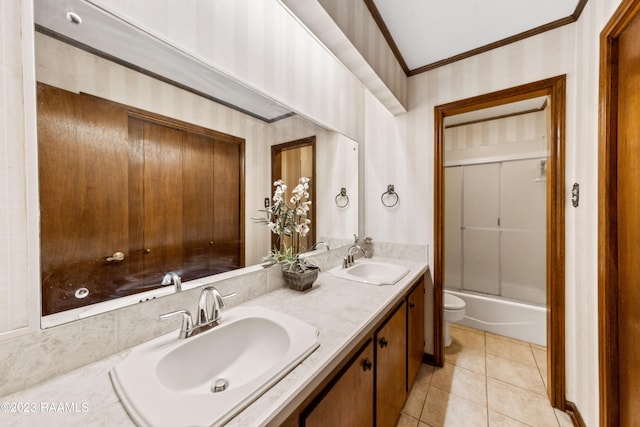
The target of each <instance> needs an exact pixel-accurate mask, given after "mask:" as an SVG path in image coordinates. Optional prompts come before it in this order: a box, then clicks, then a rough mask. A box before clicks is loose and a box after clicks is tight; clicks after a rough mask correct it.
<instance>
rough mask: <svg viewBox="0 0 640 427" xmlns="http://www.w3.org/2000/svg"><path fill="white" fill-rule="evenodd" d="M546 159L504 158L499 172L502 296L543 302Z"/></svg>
mask: <svg viewBox="0 0 640 427" xmlns="http://www.w3.org/2000/svg"><path fill="white" fill-rule="evenodd" d="M544 162H545V160H540V159H529V160H518V161H512V162H505V163H503V164H502V174H501V187H502V188H501V211H502V212H501V226H502V296H504V297H507V298H514V299H519V300H525V301H529V302H534V303H538V304H545V303H546V292H547V289H546V283H547V281H546V208H547V206H546V179H545V178H544V175H545V174H544V169H545V165H546V164H545V163H544Z"/></svg>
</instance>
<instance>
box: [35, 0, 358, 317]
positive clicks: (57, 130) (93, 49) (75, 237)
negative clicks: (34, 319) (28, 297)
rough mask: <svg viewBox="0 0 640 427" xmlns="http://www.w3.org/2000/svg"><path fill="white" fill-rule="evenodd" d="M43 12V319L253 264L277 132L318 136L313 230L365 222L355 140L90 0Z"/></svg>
mask: <svg viewBox="0 0 640 427" xmlns="http://www.w3.org/2000/svg"><path fill="white" fill-rule="evenodd" d="M70 5H71V6H70ZM70 10H72V11H73V14H69V13H68V12H69V11H70ZM35 15H36V34H35V41H36V46H35V47H36V80H37V82H38V132H39V158H40V159H39V171H40V206H41V239H42V240H41V264H42V297H43V300H42V314H43V316H44V317H43V326H45V327H46V326H51V325H55V324H59V323H63V322H66V321H70V320H75V319H78V318H82V317H86V316H87V315H90V314H97V313H99V312H104V311H107V310H110V309H112V308H114V304H113V302H114V301H116V300H120V301H124V300H127V301H130V302H129V303H135V302H138V301H139V300H140V299H143V298H145V294H144V293H142V292H149V290H150V289H154V288H158V289H159V290H160V291H163V292H162V293H155V294H154V295H163V294H168V293H171V292H173V290H174V283H172V282H171V281H165V283H164V285H163V283H162V282H163V278H164V277H165V276H166V275H167V273H170V272H177V273H178V274H179V275H180V276H181V278H182V280H183V281H189V280H193V279H198V278H203V277H205V278H206V277H209V276H212V275H214V274H217V273H226V272H228V271H231V270H233V271H239V272H242V271H243V270H242V268H243V267H248V266H253V265H257V264H260V263H261V261H262V258H263V257H264V256H265V255H267V253H268V252H269V250H270V247H271V244H272V242H271V233H270V231H269V229H268V228H267V227H266V226H264V225H262V224H256V223H253V222H252V221H251V218H252V217H254V216H256V215H258V214H259V210H260V209H262V208H263V207H264V203H265V202H264V201H265V199H267V198H270V197H271V196H272V194H273V186H272V181H273V180H272V176H271V174H272V159H271V147H272V146H278V145H280V144H284V143H287V142H290V141H295V140H304V139H306V138H312V139H313V140H314V147H315V150H314V153H313V155H314V158H313V163H314V165H315V166H314V167H315V177H314V182H313V185H314V195H313V197H314V198H315V199H314V200H313V203H314V204H315V213H314V218H313V223H312V227H313V230H314V236H315V237H314V240H315V239H317V240H323V241H326V242H327V243H329V245H330V246H331V247H332V248H335V247H337V246H339V245H341V244H342V243H343V242H344V243H346V242H349V241H350V240H351V239H352V236H353V234H354V233H357V228H358V223H357V221H358V206H357V203H356V202H355V201H357V199H358V198H357V190H358V166H357V165H358V144H357V142H355V141H353V140H351V139H349V138H347V137H345V136H344V135H341V134H339V133H337V132H334V131H332V130H330V129H326V128H323V127H321V126H319V125H317V124H316V123H314V122H313V121H312V120H309V119H306V118H303V117H301V116H299V115H297V114H295V112H293V111H291V110H290V109H288V108H286V106H283V105H280V104H278V103H276V102H274V101H272V100H270V99H268V98H266V97H264V96H263V95H262V94H260V93H258V92H257V91H255V90H250V89H248V88H247V87H245V86H243V85H241V84H239V83H237V82H235V81H234V80H233V79H232V78H230V77H229V76H223V75H221V74H219V73H217V72H216V71H214V70H212V69H211V68H209V67H207V66H206V64H203V63H201V62H198V61H197V60H195V59H194V58H191V57H189V56H188V55H186V54H184V53H183V52H178V51H176V50H175V49H173V48H171V47H170V46H167V45H165V44H163V42H162V41H160V40H158V39H154V38H153V37H150V36H149V35H148V34H145V33H144V32H141V31H138V30H136V29H135V28H132V27H131V26H128V25H126V23H123V21H120V20H119V19H118V18H117V17H115V16H113V15H110V14H109V13H105V12H104V11H103V10H101V9H98V8H96V7H94V6H93V5H92V4H91V3H90V2H85V1H81V0H60V1H49V0H48V1H36V2H35ZM221 19H223V18H222V17H221ZM212 25H213V24H212ZM342 188H347V189H348V191H349V195H350V196H351V198H352V200H354V202H353V203H350V204H349V205H348V206H346V207H343V206H338V205H337V204H336V203H335V202H334V199H335V197H336V195H337V194H339V193H340V191H341V189H342ZM134 242H135V243H134ZM176 242H179V244H176ZM308 243H309V245H308V246H311V245H312V244H313V243H315V241H314V242H311V241H310V242H308ZM131 295H135V296H136V298H134V299H132V298H130V296H131ZM138 297H139V298H138ZM126 304H128V303H126ZM118 305H122V304H118ZM89 313H90V314H89Z"/></svg>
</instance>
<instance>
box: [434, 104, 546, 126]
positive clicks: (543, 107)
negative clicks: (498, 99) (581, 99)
mask: <svg viewBox="0 0 640 427" xmlns="http://www.w3.org/2000/svg"><path fill="white" fill-rule="evenodd" d="M545 108H547V101H545V102H544V104H543V105H542V107H540V108H531V109H529V110H525V111H519V112H517V113H509V114H501V115H499V116H493V117H487V118H484V119H478V120H469V121H468V122H462V123H456V124H454V125H447V126H445V127H444V128H445V129H451V128H457V127H460V126H468V125H475V124H477V123H483V122H489V121H491V120H499V119H508V118H509V117H516V116H523V115H525V114H529V113H538V112H540V111H544V109H545Z"/></svg>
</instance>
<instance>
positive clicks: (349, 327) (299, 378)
mask: <svg viewBox="0 0 640 427" xmlns="http://www.w3.org/2000/svg"><path fill="white" fill-rule="evenodd" d="M374 259H378V260H382V261H387V262H390V263H395V264H400V265H404V266H406V267H408V268H409V269H410V272H409V273H408V274H407V275H406V276H405V277H404V278H403V279H401V280H400V281H399V282H398V283H396V284H395V285H393V286H374V285H365V284H359V283H355V282H351V281H348V280H343V279H338V278H335V277H333V276H331V275H330V274H329V273H321V274H320V275H319V276H318V280H317V281H316V282H315V283H314V285H313V288H311V289H310V290H308V291H306V292H297V291H294V290H291V289H287V288H281V289H278V290H275V291H273V292H270V293H268V294H265V295H262V296H260V297H258V298H255V299H253V300H250V301H248V302H247V303H246V304H244V305H259V306H263V307H266V308H270V309H272V310H277V311H280V312H282V313H285V314H288V315H290V316H293V317H296V318H298V319H300V320H303V321H305V322H307V323H309V324H311V325H313V326H314V327H316V328H318V329H319V330H320V337H319V338H320V347H319V348H318V349H317V350H316V351H315V352H313V353H312V354H311V355H310V356H309V357H308V358H307V359H305V361H304V362H303V363H302V364H300V365H298V366H297V367H296V368H295V369H294V370H293V371H291V372H290V373H289V374H288V375H287V376H285V377H284V378H283V379H282V380H280V381H279V382H278V383H277V384H276V385H275V386H273V387H272V388H271V389H269V390H268V391H267V392H266V393H264V394H263V395H262V396H261V397H260V398H258V399H257V400H256V401H255V402H253V403H252V404H251V405H249V406H248V407H247V408H246V409H245V410H244V411H242V412H241V413H239V414H238V415H237V416H236V417H235V418H233V419H232V420H231V421H230V422H229V423H228V424H227V425H228V426H257V425H266V424H268V423H269V422H274V423H275V424H278V423H279V422H281V421H283V420H284V418H285V417H286V416H287V415H288V413H289V412H290V411H289V409H293V408H295V407H296V406H297V405H298V403H299V402H300V401H301V400H303V399H304V397H306V395H307V394H308V392H309V391H311V390H312V389H313V388H315V386H316V385H317V384H318V383H319V382H320V381H322V379H324V377H325V376H326V375H328V373H329V372H330V371H331V370H332V369H333V368H334V367H335V366H336V365H337V364H338V363H339V361H340V360H341V359H342V357H343V356H344V355H346V354H347V353H348V352H349V351H350V350H351V349H352V348H353V347H354V346H355V345H357V343H358V341H359V340H360V339H361V338H362V337H363V336H364V335H365V332H367V330H368V328H369V325H371V323H372V322H375V321H377V320H379V319H380V317H381V316H382V314H384V313H386V312H387V311H388V310H389V309H390V308H391V307H390V305H391V304H393V303H395V302H396V301H398V300H399V299H400V297H401V296H402V295H403V294H404V293H405V292H406V291H407V290H408V287H409V286H410V285H411V284H412V283H413V282H414V281H415V280H416V278H418V277H419V276H421V275H422V274H424V272H425V271H426V269H427V265H426V264H425V263H416V262H409V261H402V260H396V259H393V260H392V259H382V258H374ZM223 316H224V312H223ZM127 354H128V351H124V352H121V353H119V354H116V355H113V356H111V357H108V358H106V359H103V360H101V361H98V362H96V363H92V364H90V365H87V366H84V367H82V368H79V369H76V370H75V371H72V372H70V373H68V374H65V375H62V376H59V377H56V378H53V379H52V380H49V381H47V382H45V383H43V384H41V385H39V386H36V387H31V388H29V389H26V390H22V391H20V392H17V393H14V394H12V395H9V396H5V397H3V398H2V399H0V424H2V425H3V426H33V425H47V426H65V427H66V426H74V425H78V426H134V423H133V421H131V419H130V418H129V417H128V415H127V413H126V412H125V410H124V408H123V407H122V405H121V404H120V401H119V399H118V396H117V395H116V393H115V391H114V390H113V387H112V386H111V381H110V379H109V370H110V369H111V367H112V366H113V365H115V364H117V363H118V362H119V361H120V360H122V359H123V358H125V357H126V356H127ZM12 410H13V411H15V412H13V411H12Z"/></svg>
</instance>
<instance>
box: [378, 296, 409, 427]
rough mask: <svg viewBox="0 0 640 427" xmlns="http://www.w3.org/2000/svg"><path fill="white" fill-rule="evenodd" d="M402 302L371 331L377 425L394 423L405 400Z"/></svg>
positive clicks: (403, 303)
mask: <svg viewBox="0 0 640 427" xmlns="http://www.w3.org/2000/svg"><path fill="white" fill-rule="evenodd" d="M406 306H407V304H406V303H405V301H403V302H402V303H401V304H400V305H399V306H398V307H397V308H396V310H395V313H394V314H393V315H392V316H391V317H390V318H389V319H388V320H387V321H386V323H385V324H384V325H383V326H382V327H381V328H380V329H379V330H378V332H377V333H376V335H375V339H376V425H377V426H395V425H396V423H397V422H398V417H399V416H400V411H401V410H402V407H403V406H404V402H405V400H407V310H406Z"/></svg>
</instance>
